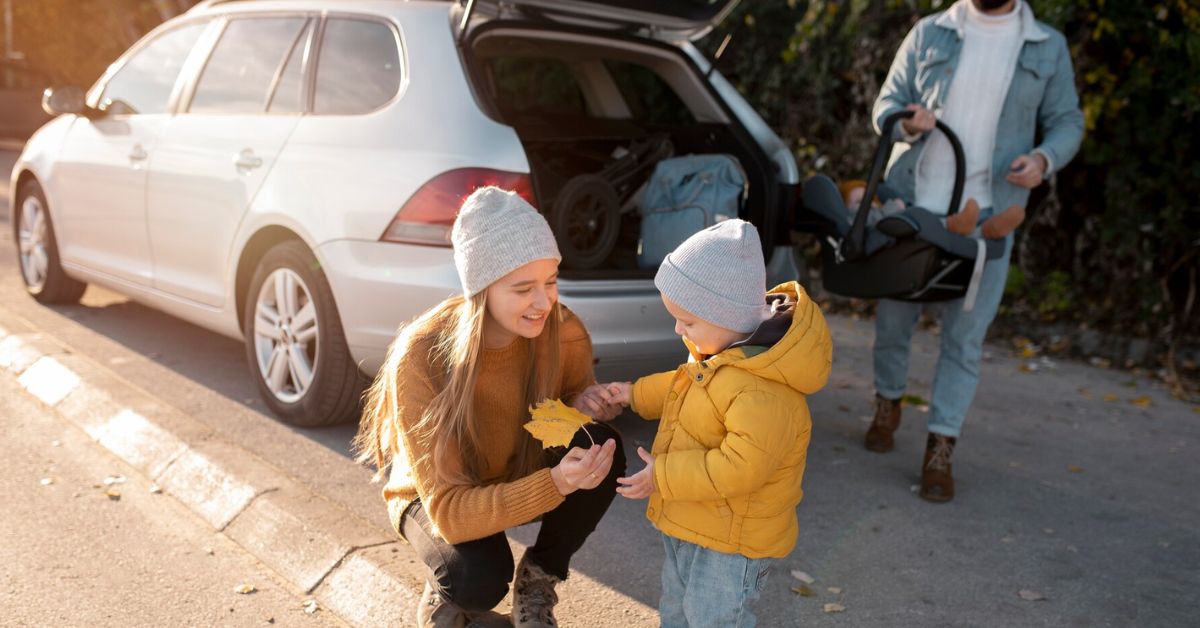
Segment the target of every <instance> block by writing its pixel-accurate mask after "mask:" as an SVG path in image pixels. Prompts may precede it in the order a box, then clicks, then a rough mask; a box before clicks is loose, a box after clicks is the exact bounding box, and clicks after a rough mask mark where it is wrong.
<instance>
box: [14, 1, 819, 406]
mask: <svg viewBox="0 0 1200 628" xmlns="http://www.w3.org/2000/svg"><path fill="white" fill-rule="evenodd" d="M733 4H734V2H731V1H729V0H660V1H649V0H647V1H638V0H613V1H609V2H593V1H586V0H571V1H568V0H507V1H505V2H487V1H483V0H478V1H475V0H471V1H467V2H448V1H442V2H438V1H432V0H411V1H401V0H224V1H222V0H208V1H207V2H203V3H201V4H199V5H197V6H196V7H195V8H194V9H193V10H191V11H189V12H188V13H186V14H184V15H182V16H180V17H178V18H175V19H173V20H171V21H169V22H167V23H165V24H163V25H162V26H161V27H159V28H157V29H156V30H154V31H153V32H152V33H150V34H148V35H147V36H146V37H145V38H143V39H142V40H141V41H139V42H138V43H137V44H136V45H134V46H133V47H132V48H131V49H130V50H129V51H127V52H126V53H125V54H124V55H122V56H121V57H120V58H119V59H118V60H117V61H116V62H115V63H113V64H112V66H111V67H109V69H108V71H107V72H106V73H105V74H104V76H103V77H102V78H101V79H100V80H99V81H98V82H97V83H96V84H95V85H93V86H92V87H91V89H90V90H87V92H86V93H85V92H84V91H83V90H82V89H80V88H73V87H60V88H56V89H52V90H47V93H46V96H45V102H44V104H45V107H46V108H47V109H48V110H49V111H50V112H51V113H54V114H58V115H57V118H55V119H54V120H53V121H51V122H50V123H48V124H47V125H46V126H44V127H43V128H42V129H41V130H39V131H38V132H37V133H36V134H35V135H34V136H33V137H32V138H31V139H30V140H29V142H28V143H27V144H26V146H25V149H24V151H23V152H22V154H21V155H20V157H19V159H18V161H17V163H16V166H15V168H14V169H13V172H12V179H11V186H12V196H11V198H13V199H14V201H15V202H14V212H13V213H14V220H13V221H12V223H13V228H14V230H15V234H16V238H17V239H18V241H19V257H20V269H21V272H22V274H23V277H24V281H25V284H26V285H27V287H28V290H29V293H30V294H31V295H33V297H34V298H36V299H37V300H38V301H40V302H43V303H69V302H74V301H77V300H78V299H79V298H80V296H81V294H82V293H83V290H84V288H85V286H86V284H88V283H95V284H99V285H103V286H105V287H107V288H110V289H113V290H116V291H119V292H121V293H124V294H126V295H129V296H130V297H131V298H133V299H136V300H138V301H140V302H143V303H145V304H148V305H149V306H151V307H154V308H158V309H161V310H163V311H166V312H168V313H171V314H173V315H175V316H178V317H180V318H182V319H186V320H188V321H190V322H192V323H195V324H197V325H201V326H203V327H206V328H209V329H212V330H214V331H216V332H219V333H221V334H225V335H228V336H231V337H235V338H244V340H245V345H246V355H247V358H248V360H249V363H250V371H251V373H253V376H254V377H255V378H256V379H257V381H258V385H259V388H260V390H261V392H262V394H263V397H264V399H265V401H266V402H267V404H268V405H269V406H270V408H271V409H272V411H273V412H275V413H276V414H277V415H278V416H279V417H280V418H282V419H283V420H284V421H286V422H288V423H291V424H294V425H320V424H326V423H332V422H335V421H341V420H347V419H351V418H354V417H355V414H356V411H357V405H358V401H359V396H360V393H361V391H362V386H363V384H364V382H365V381H366V379H367V378H368V377H369V376H370V375H371V374H373V373H374V372H375V371H376V369H378V367H379V365H380V364H381V362H382V359H383V356H384V353H385V351H386V348H387V346H388V344H389V342H390V341H391V340H392V338H393V336H394V334H395V332H396V329H397V326H398V325H400V324H402V323H404V322H405V321H407V320H409V319H411V318H412V317H414V316H415V315H417V314H419V313H420V312H422V311H423V310H425V309H427V308H428V307H430V306H432V305H433V304H435V303H437V302H438V301H440V300H441V299H443V298H445V297H446V296H448V295H450V294H453V293H455V292H457V291H458V290H459V285H458V278H457V275H456V274H455V270H454V263H453V259H452V251H451V249H450V248H449V241H448V240H449V238H448V233H449V228H450V226H451V224H452V223H453V221H454V216H455V212H456V210H457V207H458V204H459V202H460V200H461V199H462V198H464V197H465V196H466V195H467V194H469V193H470V192H471V191H472V190H473V189H475V188H477V187H479V186H480V185H484V184H496V185H500V186H503V187H506V188H509V189H516V190H518V191H520V192H521V193H522V194H523V195H525V196H526V197H527V198H529V199H530V200H531V201H533V202H534V204H535V205H536V206H538V207H539V208H541V211H543V212H544V213H545V214H546V215H547V218H548V219H549V220H550V222H551V225H552V227H553V228H554V229H555V230H556V234H557V236H558V238H559V243H560V247H561V248H562V249H563V252H564V257H565V258H566V259H565V260H564V265H563V270H562V276H561V281H560V294H561V298H562V300H563V302H564V303H565V304H567V305H568V306H569V307H571V308H572V309H573V310H575V311H576V312H577V313H578V314H579V315H580V317H581V318H582V319H583V320H584V322H585V323H586V324H587V327H588V329H589V330H590V331H591V334H592V339H593V343H594V347H595V356H596V362H597V371H598V373H599V374H600V375H599V376H600V377H604V378H607V377H619V376H624V377H628V376H630V375H633V374H639V373H645V372H648V371H649V370H650V369H656V368H663V367H668V366H670V365H673V364H676V363H678V362H679V361H680V360H681V359H683V358H684V353H683V350H682V345H681V344H680V343H679V340H678V339H677V338H676V337H675V335H674V333H673V322H672V321H671V319H670V317H669V316H668V315H667V313H666V311H665V309H664V308H663V306H662V304H661V302H660V300H659V297H658V293H657V292H656V290H655V288H654V285H653V275H654V270H653V269H646V268H644V267H639V264H638V263H637V249H638V237H639V234H638V229H637V226H638V217H637V215H636V214H637V212H636V211H633V212H630V211H629V206H630V205H631V204H636V198H637V195H636V194H634V193H632V192H631V191H630V190H629V189H623V188H621V187H620V185H617V184H621V185H626V184H628V182H629V181H630V180H631V179H630V178H629V177H624V178H621V177H618V178H617V179H613V177H612V176H611V175H613V172H614V167H613V166H614V164H616V165H617V166H620V163H618V162H620V161H621V159H626V160H628V158H629V157H628V156H629V155H630V154H634V156H635V157H636V158H640V159H643V160H645V159H656V158H661V157H662V156H663V155H664V154H665V153H664V151H663V147H664V146H669V147H670V151H671V152H672V153H673V154H676V155H683V154H691V153H696V154H705V153H724V154H728V155H732V156H734V157H735V158H736V159H737V161H738V162H739V163H740V165H741V167H742V169H743V170H744V172H745V178H746V182H745V183H746V196H745V202H744V204H743V209H742V211H741V216H742V217H743V218H745V219H747V220H750V221H751V222H753V223H754V224H756V225H757V226H758V229H759V231H760V233H761V235H762V239H763V242H764V249H765V250H764V251H763V255H764V258H765V259H766V260H767V262H768V272H769V275H770V280H771V281H784V280H788V279H794V278H795V277H796V274H797V273H796V264H795V260H794V258H793V253H792V249H791V247H790V245H789V244H788V236H787V233H786V229H787V225H786V223H787V215H788V212H789V211H790V208H791V206H792V203H793V197H794V189H795V186H796V184H797V182H798V173H797V169H796V164H795V161H794V160H793V158H792V156H791V153H790V152H789V150H788V149H787V147H786V146H785V145H784V144H783V142H782V141H780V139H779V138H778V137H777V136H776V135H775V134H774V133H773V132H772V131H771V130H770V129H769V128H768V127H767V125H766V124H765V123H764V122H763V120H762V119H761V118H760V117H759V116H758V115H757V114H756V113H755V112H754V111H753V110H752V109H751V107H750V106H749V105H748V104H747V103H746V101H745V100H743V98H742V97H741V96H740V95H739V94H738V93H737V91H736V90H735V89H734V88H733V87H732V86H731V85H730V84H729V83H728V82H727V81H726V80H725V79H724V78H723V77H722V76H721V74H720V73H719V72H715V71H713V69H712V67H711V64H710V60H709V59H707V58H705V56H704V55H703V54H702V53H700V52H699V51H698V50H697V49H696V48H695V47H694V46H693V45H692V43H691V42H692V41H693V40H695V39H696V38H699V37H701V36H703V35H704V34H706V33H707V32H708V31H710V30H711V28H712V26H713V25H714V24H715V23H717V21H719V20H720V19H721V18H722V17H724V16H725V15H726V14H728V12H729V11H730V10H731V7H732V5H733ZM647 147H648V148H647ZM639 151H640V152H639ZM650 165H652V164H650ZM616 170H620V168H619V167H618V168H616ZM642 173H643V174H644V175H648V171H647V170H645V169H642ZM626 174H628V169H626ZM606 175H608V176H609V179H607V180H606V179H605V176H606ZM597 179H599V182H597ZM605 181H609V182H610V183H612V184H611V185H609V184H606V183H605ZM606 185H607V187H606ZM627 187H630V186H628V185H627Z"/></svg>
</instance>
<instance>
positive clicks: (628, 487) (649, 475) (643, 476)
mask: <svg viewBox="0 0 1200 628" xmlns="http://www.w3.org/2000/svg"><path fill="white" fill-rule="evenodd" d="M637 454H638V457H639V458H641V459H642V460H644V461H646V466H645V468H643V469H642V470H641V471H638V472H637V473H635V474H633V475H631V476H629V477H627V478H617V484H619V485H620V486H618V487H617V492H618V493H620V494H621V495H623V496H625V497H628V498H629V499H643V498H646V497H649V496H650V493H653V492H654V456H651V455H650V453H649V452H647V451H646V450H645V449H642V448H641V447H638V449H637Z"/></svg>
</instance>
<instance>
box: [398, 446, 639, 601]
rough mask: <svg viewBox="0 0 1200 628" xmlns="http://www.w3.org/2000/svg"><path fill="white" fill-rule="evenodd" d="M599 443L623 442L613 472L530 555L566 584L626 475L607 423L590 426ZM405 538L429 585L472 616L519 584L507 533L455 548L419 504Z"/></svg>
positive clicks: (570, 504) (553, 515) (546, 528)
mask: <svg viewBox="0 0 1200 628" xmlns="http://www.w3.org/2000/svg"><path fill="white" fill-rule="evenodd" d="M587 430H588V432H590V433H591V435H592V438H594V439H596V443H598V444H602V443H604V441H606V440H608V439H609V438H611V439H613V440H615V441H617V449H616V451H615V452H614V453H613V464H612V469H610V470H609V472H608V475H607V476H606V477H605V478H604V481H602V482H601V483H600V485H599V486H597V487H596V488H594V489H591V490H578V491H575V492H574V493H571V494H570V495H568V496H567V498H566V500H565V501H563V503H561V504H559V505H558V507H557V508H555V509H554V510H551V511H550V512H548V513H546V514H545V515H543V516H542V528H541V530H540V531H539V532H538V537H537V542H536V543H534V545H533V547H531V548H529V550H528V551H527V552H526V553H525V557H526V560H529V561H532V562H534V563H535V564H536V565H537V566H538V567H541V568H542V570H543V571H545V572H546V573H549V574H553V575H555V576H558V577H559V578H562V579H566V577H567V571H568V568H569V565H570V562H571V556H573V555H575V552H577V551H579V548H581V547H583V542H584V541H586V540H587V537H588V536H589V535H591V533H592V532H593V531H594V530H595V529H596V525H597V524H598V523H600V518H601V517H603V516H604V513H605V512H606V511H607V510H608V506H609V504H611V503H612V500H613V497H615V496H616V494H617V478H618V477H621V476H622V475H624V474H625V451H624V449H622V447H621V437H620V435H618V434H617V432H616V430H614V429H612V428H611V427H609V426H608V425H605V424H603V423H599V424H591V425H588V426H587ZM591 444H592V442H591V441H590V440H588V437H587V435H585V434H583V433H582V432H577V433H576V434H575V438H574V440H572V441H571V446H572V447H585V448H586V447H589V446H591ZM565 453H566V450H565V449H557V450H547V451H546V464H547V466H552V465H555V464H558V461H559V460H560V459H561V458H562V456H563V455H564V454H565ZM400 533H401V534H402V535H403V536H404V538H405V540H407V541H408V543H409V545H412V546H413V549H415V550H416V551H417V556H419V557H420V558H421V562H423V563H425V567H426V569H427V572H426V575H425V577H426V579H427V580H428V581H429V582H430V584H432V585H433V586H434V588H435V589H437V591H438V593H440V594H441V595H442V597H443V598H444V599H447V600H449V601H451V602H453V603H454V604H455V605H456V606H458V607H459V608H461V609H463V610H466V611H486V610H489V609H491V608H494V607H495V606H496V605H497V604H499V603H500V600H502V599H504V596H505V594H507V593H508V584H509V583H510V582H512V578H513V568H514V566H513V556H512V551H511V550H510V549H509V546H508V538H507V537H506V536H505V535H504V533H503V532H497V533H496V534H493V535H491V536H488V537H484V538H482V539H478V540H475V541H468V542H466V543H459V544H457V545H451V544H449V543H447V542H445V541H444V540H442V538H441V537H440V536H438V535H437V534H434V533H433V528H432V525H431V524H430V521H429V516H428V515H427V514H426V513H425V509H424V508H422V507H421V502H420V501H419V500H417V501H414V502H413V503H412V504H410V505H409V507H408V508H407V509H406V510H405V511H404V516H403V517H402V518H401V520H400Z"/></svg>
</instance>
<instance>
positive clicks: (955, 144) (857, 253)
mask: <svg viewBox="0 0 1200 628" xmlns="http://www.w3.org/2000/svg"><path fill="white" fill-rule="evenodd" d="M913 115H915V112H912V111H897V112H896V113H893V114H891V115H889V116H888V117H887V118H885V119H884V121H883V127H882V128H881V129H880V136H879V146H878V147H876V149H875V161H874V162H873V163H872V164H871V172H870V173H869V174H868V175H867V189H866V191H865V192H864V193H863V197H862V200H861V201H859V204H858V211H856V212H855V214H854V224H852V225H851V226H850V231H849V233H847V234H846V237H845V238H844V239H843V241H842V247H841V252H842V257H843V259H845V260H846V261H854V260H856V259H860V258H862V257H863V256H864V255H865V254H866V249H867V247H866V241H867V215H868V214H869V213H870V211H871V200H872V199H874V198H875V191H876V190H877V189H878V188H879V182H880V181H882V180H883V171H884V168H885V167H886V166H887V160H888V157H889V156H890V155H891V152H892V144H893V140H892V130H893V128H894V127H895V126H896V123H897V122H899V121H901V120H904V119H907V118H911V117H913ZM936 124H937V129H938V130H939V131H941V132H942V134H943V135H945V136H946V139H947V140H948V141H949V142H950V148H951V149H953V150H954V191H953V192H952V193H951V194H950V207H948V208H947V209H946V215H947V216H951V215H954V214H957V213H958V207H959V204H960V203H961V201H962V191H963V184H964V180H963V177H964V174H965V173H966V157H965V156H964V155H963V148H962V143H961V142H959V141H958V136H957V135H955V134H954V131H952V130H951V129H950V127H949V126H946V124H945V123H943V122H942V121H941V120H937V121H936Z"/></svg>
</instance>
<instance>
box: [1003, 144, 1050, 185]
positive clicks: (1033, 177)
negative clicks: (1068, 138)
mask: <svg viewBox="0 0 1200 628" xmlns="http://www.w3.org/2000/svg"><path fill="white" fill-rule="evenodd" d="M1046 166H1047V164H1046V157H1045V155H1042V154H1041V153H1034V154H1032V155H1021V156H1020V157H1017V158H1016V159H1014V160H1013V162H1012V164H1010V165H1009V166H1008V176H1006V177H1005V179H1007V180H1008V182H1009V183H1011V184H1013V185H1019V186H1021V187H1023V188H1028V189H1031V190H1032V189H1033V188H1036V187H1037V186H1038V185H1040V184H1041V183H1042V179H1044V178H1046Z"/></svg>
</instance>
